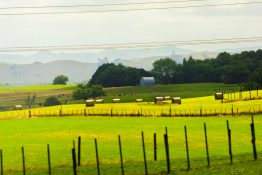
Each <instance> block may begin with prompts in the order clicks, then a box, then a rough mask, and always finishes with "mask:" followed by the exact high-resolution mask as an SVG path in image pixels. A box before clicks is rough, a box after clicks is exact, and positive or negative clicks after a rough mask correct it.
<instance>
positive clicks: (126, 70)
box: [90, 64, 151, 87]
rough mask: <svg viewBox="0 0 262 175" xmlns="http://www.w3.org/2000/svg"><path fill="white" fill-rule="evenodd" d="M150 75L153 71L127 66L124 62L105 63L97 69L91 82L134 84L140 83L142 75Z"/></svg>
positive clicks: (105, 85) (111, 84)
mask: <svg viewBox="0 0 262 175" xmlns="http://www.w3.org/2000/svg"><path fill="white" fill-rule="evenodd" d="M150 75H151V73H150V72H147V71H145V70H144V69H137V68H132V67H126V66H124V65H122V64H118V65H115V64H103V65H102V66H100V67H99V68H98V69H97V70H96V72H95V73H94V75H93V76H92V78H91V80H90V83H91V84H100V85H102V86H104V87H117V86H134V85H138V84H139V82H140V80H141V78H142V77H144V76H150Z"/></svg>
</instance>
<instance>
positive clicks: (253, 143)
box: [250, 116, 257, 160]
mask: <svg viewBox="0 0 262 175" xmlns="http://www.w3.org/2000/svg"><path fill="white" fill-rule="evenodd" d="M251 120H252V123H251V124H250V128H251V137H252V140H251V143H252V145H253V156H254V159H255V160H257V148H256V135H255V123H254V118H253V116H252V117H251Z"/></svg>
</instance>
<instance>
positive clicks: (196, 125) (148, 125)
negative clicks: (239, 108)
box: [0, 116, 262, 174]
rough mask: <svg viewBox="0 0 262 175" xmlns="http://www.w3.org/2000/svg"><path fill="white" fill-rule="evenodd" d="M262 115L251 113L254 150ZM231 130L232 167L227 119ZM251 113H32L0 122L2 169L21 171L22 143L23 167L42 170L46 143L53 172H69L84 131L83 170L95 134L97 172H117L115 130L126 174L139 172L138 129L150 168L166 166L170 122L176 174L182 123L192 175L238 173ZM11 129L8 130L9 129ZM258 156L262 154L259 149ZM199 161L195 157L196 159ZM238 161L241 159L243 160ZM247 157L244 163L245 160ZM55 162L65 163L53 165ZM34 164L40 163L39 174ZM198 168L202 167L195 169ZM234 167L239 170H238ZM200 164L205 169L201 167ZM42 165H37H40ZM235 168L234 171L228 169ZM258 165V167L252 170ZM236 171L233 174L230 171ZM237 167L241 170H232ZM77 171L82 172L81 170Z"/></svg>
mask: <svg viewBox="0 0 262 175" xmlns="http://www.w3.org/2000/svg"><path fill="white" fill-rule="evenodd" d="M261 117H262V116H255V124H256V125H255V127H256V134H257V149H258V151H259V153H261V152H262V132H260V131H261V130H262V118H261ZM227 119H228V120H229V123H230V128H231V129H232V145H233V155H234V162H235V163H236V165H234V166H226V167H222V165H228V163H229V159H228V150H227V147H228V144H227V133H226V120H227ZM204 122H206V124H207V128H208V139H209V148H210V156H211V164H212V167H211V168H209V169H206V168H204V167H205V166H206V161H205V144H204V133H203V123H204ZM249 124H250V117H212V118H190V117H189V118H157V119H156V118H117V117H114V118H109V117H67V118H33V119H16V120H1V121H0V126H1V127H0V140H1V144H0V147H1V148H2V149H3V151H4V168H5V170H7V169H16V170H18V171H19V170H21V156H20V152H21V148H20V146H22V145H23V146H24V147H25V153H26V166H27V168H28V169H33V170H28V172H29V174H30V172H31V173H34V172H37V173H35V174H44V173H45V172H46V144H47V143H49V144H50V147H51V155H52V159H51V161H52V165H53V168H54V171H56V172H57V174H61V172H64V173H62V174H71V172H72V170H71V148H72V140H73V139H75V140H76V139H77V136H79V135H80V136H82V139H83V140H82V144H83V146H82V155H83V157H82V163H83V164H84V165H85V166H83V167H81V168H80V170H81V171H83V173H82V174H86V173H87V172H88V173H90V174H96V167H95V152H94V151H95V150H94V138H97V139H98V146H99V156H100V161H101V172H102V173H105V174H112V173H113V174H120V168H119V164H118V163H119V152H118V141H117V135H118V134H120V135H121V139H122V147H123V154H124V162H125V169H126V174H143V172H144V171H143V155H142V147H141V131H144V133H145V142H146V151H147V160H148V167H149V172H151V173H153V172H154V173H159V172H162V171H165V170H166V167H165V161H164V160H165V150H164V145H163V134H164V132H165V130H164V128H165V127H166V126H167V127H168V133H169V144H170V156H171V159H172V161H171V167H172V169H173V170H174V173H176V174H181V173H187V172H185V171H184V170H185V169H186V163H185V162H186V153H185V140H184V125H187V129H188V139H189V152H190V158H191V160H192V162H191V167H192V171H191V173H192V174H194V172H195V174H198V173H200V174H202V173H205V174H212V173H215V174H239V173H240V174H242V173H241V172H247V169H250V168H252V167H255V166H254V165H258V164H256V163H255V164H252V163H251V162H250V160H252V147H251V143H250V139H251V138H250V125H249ZM10 128H12V129H10ZM153 133H157V138H158V160H159V161H157V162H153V161H152V160H153V147H152V145H153V143H152V141H153V139H152V137H153ZM259 157H260V154H259ZM196 160H197V161H196ZM239 161H244V163H242V164H241V165H238V164H239ZM246 162H248V163H247V164H246ZM260 162H261V161H260ZM58 165H64V166H63V167H60V169H59V168H58V167H57V166H58ZM36 167H38V168H39V167H42V170H40V171H41V173H40V172H39V171H38V170H37V168H36ZM199 167H201V168H200V169H199ZM238 167H239V168H240V169H238ZM202 168H204V169H202ZM40 169H41V168H40ZM232 169H235V170H232ZM256 170H257V171H259V170H261V168H260V169H259V168H256V169H255V170H252V169H250V170H248V171H249V172H252V171H253V174H259V173H258V172H256ZM59 172H60V173H59ZM234 172H235V173H234ZM236 172H239V173H236ZM79 174H81V173H79Z"/></svg>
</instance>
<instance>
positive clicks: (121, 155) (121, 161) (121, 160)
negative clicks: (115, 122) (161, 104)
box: [118, 135, 124, 175]
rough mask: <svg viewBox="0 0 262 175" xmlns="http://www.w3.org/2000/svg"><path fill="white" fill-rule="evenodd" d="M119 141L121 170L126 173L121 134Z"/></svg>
mask: <svg viewBox="0 0 262 175" xmlns="http://www.w3.org/2000/svg"><path fill="white" fill-rule="evenodd" d="M118 143H119V153H120V163H121V172H122V175H124V164H123V154H122V144H121V137H120V135H118Z"/></svg>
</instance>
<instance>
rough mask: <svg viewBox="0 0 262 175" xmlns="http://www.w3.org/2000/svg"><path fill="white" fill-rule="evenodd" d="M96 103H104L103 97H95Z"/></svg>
mask: <svg viewBox="0 0 262 175" xmlns="http://www.w3.org/2000/svg"><path fill="white" fill-rule="evenodd" d="M96 103H97V104H99V103H104V99H96Z"/></svg>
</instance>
